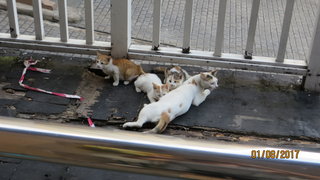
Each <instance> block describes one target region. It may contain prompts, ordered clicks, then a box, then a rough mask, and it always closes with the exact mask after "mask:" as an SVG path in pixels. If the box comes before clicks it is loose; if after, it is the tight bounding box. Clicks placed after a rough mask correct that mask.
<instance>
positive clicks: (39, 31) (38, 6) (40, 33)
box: [32, 0, 44, 40]
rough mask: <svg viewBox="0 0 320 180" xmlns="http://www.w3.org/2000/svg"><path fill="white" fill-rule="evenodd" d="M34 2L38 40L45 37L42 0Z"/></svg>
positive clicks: (35, 29)
mask: <svg viewBox="0 0 320 180" xmlns="http://www.w3.org/2000/svg"><path fill="white" fill-rule="evenodd" d="M32 3H33V17H34V31H35V34H36V40H42V39H43V38H44V29H43V17H42V4H41V0H32Z"/></svg>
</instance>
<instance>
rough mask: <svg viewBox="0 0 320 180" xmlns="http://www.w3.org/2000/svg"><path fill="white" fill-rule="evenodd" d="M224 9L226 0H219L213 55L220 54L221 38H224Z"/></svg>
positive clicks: (225, 8)
mask: <svg viewBox="0 0 320 180" xmlns="http://www.w3.org/2000/svg"><path fill="white" fill-rule="evenodd" d="M226 10H227V0H220V1H219V13H218V27H217V33H216V43H215V50H214V54H213V55H214V56H221V50H222V46H223V40H224V26H225V17H226Z"/></svg>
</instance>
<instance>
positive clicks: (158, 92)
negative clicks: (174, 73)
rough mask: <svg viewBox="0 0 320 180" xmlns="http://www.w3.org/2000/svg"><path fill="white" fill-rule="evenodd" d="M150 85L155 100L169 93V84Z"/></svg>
mask: <svg viewBox="0 0 320 180" xmlns="http://www.w3.org/2000/svg"><path fill="white" fill-rule="evenodd" d="M152 85H153V92H154V96H155V99H156V100H159V99H160V98H161V97H162V96H164V95H166V94H167V93H168V92H169V91H170V85H169V84H162V85H158V84H155V83H152Z"/></svg>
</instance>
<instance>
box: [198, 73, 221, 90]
mask: <svg viewBox="0 0 320 180" xmlns="http://www.w3.org/2000/svg"><path fill="white" fill-rule="evenodd" d="M217 72H218V71H217V70H214V71H211V72H203V73H200V86H201V87H202V88H203V89H210V90H213V89H216V88H217V87H218V78H217V77H216V75H217Z"/></svg>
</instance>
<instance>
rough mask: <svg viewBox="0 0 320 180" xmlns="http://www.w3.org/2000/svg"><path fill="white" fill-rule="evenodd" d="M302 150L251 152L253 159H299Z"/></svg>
mask: <svg viewBox="0 0 320 180" xmlns="http://www.w3.org/2000/svg"><path fill="white" fill-rule="evenodd" d="M299 153H300V150H251V158H252V159H298V158H299Z"/></svg>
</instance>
